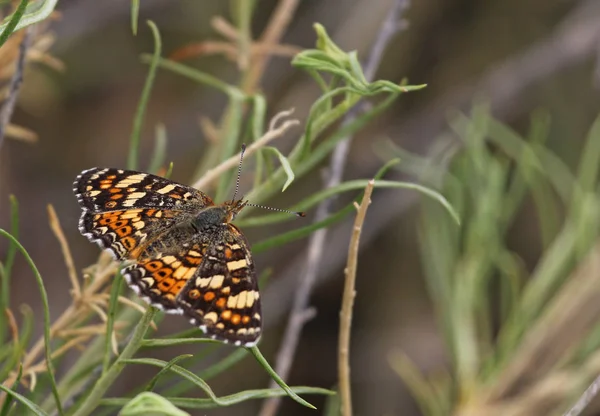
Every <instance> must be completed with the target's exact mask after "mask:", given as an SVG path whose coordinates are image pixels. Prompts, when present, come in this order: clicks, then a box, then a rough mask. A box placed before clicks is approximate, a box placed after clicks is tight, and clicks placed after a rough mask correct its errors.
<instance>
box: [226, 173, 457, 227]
mask: <svg viewBox="0 0 600 416" xmlns="http://www.w3.org/2000/svg"><path fill="white" fill-rule="evenodd" d="M368 182H369V180H367V179H357V180H353V181H347V182H344V183H342V184H340V185H337V186H334V187H331V188H327V189H323V190H321V191H319V192H317V193H315V194H312V195H311V196H309V197H308V198H306V199H305V200H303V201H302V202H300V203H298V204H296V205H294V206H293V207H292V208H291V209H292V210H293V211H308V210H309V209H310V208H312V207H313V206H315V205H317V204H319V202H321V201H323V200H324V199H327V198H330V197H331V196H333V195H336V194H340V193H343V192H348V191H353V190H359V189H364V187H365V186H367V183H368ZM375 188H400V189H410V190H415V191H418V192H420V193H422V194H423V195H425V196H427V197H429V198H432V199H434V200H436V201H437V202H439V203H440V204H441V205H442V206H443V207H444V208H445V209H446V211H447V212H448V214H450V216H451V217H452V218H453V219H454V221H455V222H456V223H457V224H459V225H460V218H459V215H458V213H457V212H456V210H455V209H454V208H453V207H452V205H450V203H449V202H448V200H447V199H446V198H445V197H444V196H443V195H442V194H440V193H439V192H437V191H435V190H433V189H431V188H427V187H426V186H423V185H419V184H416V183H411V182H400V181H386V180H376V181H375ZM289 216H290V215H289V214H285V213H277V214H269V215H263V216H260V217H254V218H245V219H243V220H239V221H237V222H236V224H238V225H239V226H240V227H244V228H247V227H253V226H258V225H260V226H264V225H267V224H274V223H277V222H282V221H285V220H287V219H289Z"/></svg>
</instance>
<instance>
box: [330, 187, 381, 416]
mask: <svg viewBox="0 0 600 416" xmlns="http://www.w3.org/2000/svg"><path fill="white" fill-rule="evenodd" d="M374 185H375V181H374V180H370V181H369V183H368V184H367V187H366V188H365V194H364V196H363V200H362V202H361V203H360V206H359V205H358V204H357V203H354V205H355V206H356V209H357V211H358V212H357V214H356V219H355V220H354V228H353V229H352V238H351V239H350V246H349V247H348V262H347V263H346V270H345V274H346V279H345V281H344V292H343V295H342V309H341V311H340V340H339V345H338V372H339V389H340V401H341V413H342V415H343V416H351V415H352V395H351V390H350V360H349V356H350V330H351V326H352V308H353V306H354V297H355V296H356V291H355V290H354V288H355V282H356V266H357V264H358V244H359V242H360V232H361V230H362V227H363V224H364V223H365V218H366V216H367V209H368V208H369V204H370V203H371V193H372V192H373V186H374Z"/></svg>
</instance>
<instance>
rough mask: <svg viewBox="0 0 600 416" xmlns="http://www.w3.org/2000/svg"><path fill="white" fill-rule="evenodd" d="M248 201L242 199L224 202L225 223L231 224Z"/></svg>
mask: <svg viewBox="0 0 600 416" xmlns="http://www.w3.org/2000/svg"><path fill="white" fill-rule="evenodd" d="M247 203H248V201H244V200H243V199H238V200H231V201H227V202H225V204H224V206H225V209H226V215H225V222H231V221H233V220H234V219H235V217H236V215H237V214H238V213H239V212H240V211H241V210H242V209H244V207H245V206H246V204H247Z"/></svg>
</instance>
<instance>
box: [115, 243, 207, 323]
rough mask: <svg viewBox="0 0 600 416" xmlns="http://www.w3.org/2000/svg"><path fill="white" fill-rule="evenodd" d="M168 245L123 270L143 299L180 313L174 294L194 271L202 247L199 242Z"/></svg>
mask: <svg viewBox="0 0 600 416" xmlns="http://www.w3.org/2000/svg"><path fill="white" fill-rule="evenodd" d="M167 238H174V237H173V236H169V237H167ZM188 241H189V240H188ZM163 243H165V242H157V243H155V244H163ZM171 247H172V248H171V249H170V250H160V251H159V250H149V251H150V252H151V254H150V256H147V257H144V258H143V259H140V260H138V261H137V262H135V263H134V264H131V265H129V266H127V267H125V268H124V269H123V270H122V273H123V276H124V277H125V280H127V283H128V284H129V287H131V288H132V289H133V290H134V291H135V292H136V293H137V294H138V295H140V297H141V298H142V299H143V300H145V301H146V302H148V303H149V304H151V305H152V306H155V307H157V308H159V309H161V310H163V311H165V312H167V313H178V314H180V313H182V312H183V309H182V308H181V306H180V305H179V304H178V303H177V301H176V297H177V295H178V294H179V293H180V292H181V291H182V289H183V288H184V287H185V285H186V284H187V283H188V281H189V280H190V279H191V278H192V277H193V276H194V275H195V274H196V272H197V270H198V267H199V266H200V263H201V262H202V258H203V252H204V247H203V246H202V245H201V244H199V243H193V244H189V243H183V244H182V245H181V246H179V248H177V246H171Z"/></svg>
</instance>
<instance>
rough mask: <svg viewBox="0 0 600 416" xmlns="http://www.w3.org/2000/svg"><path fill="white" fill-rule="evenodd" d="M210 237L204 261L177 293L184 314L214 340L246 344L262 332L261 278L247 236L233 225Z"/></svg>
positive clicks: (252, 342)
mask: <svg viewBox="0 0 600 416" xmlns="http://www.w3.org/2000/svg"><path fill="white" fill-rule="evenodd" d="M213 232H214V233H215V234H216V235H213V236H209V238H208V240H207V242H208V244H207V246H206V249H205V254H204V256H203V258H202V263H201V264H200V267H199V268H198V270H197V271H196V274H195V275H194V277H193V278H192V279H190V280H189V282H188V284H187V285H186V286H185V287H184V288H183V290H182V291H181V292H180V293H179V295H178V296H177V302H178V304H179V305H180V306H181V308H182V309H183V313H184V315H187V316H188V317H189V318H190V321H191V322H192V324H193V325H198V326H199V327H200V329H202V331H204V332H205V333H206V334H207V335H208V336H210V337H211V338H213V339H217V340H219V341H223V342H230V343H233V344H234V345H243V346H246V347H249V346H252V345H256V343H257V342H258V339H259V337H260V334H261V319H262V317H261V310H260V298H259V293H258V281H257V278H256V272H255V271H254V263H253V261H252V257H251V254H250V247H249V245H248V242H247V240H246V238H245V237H244V236H243V235H242V233H241V232H240V231H239V229H238V228H237V227H235V226H234V225H232V224H222V227H219V228H218V229H216V230H214V231H213Z"/></svg>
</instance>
